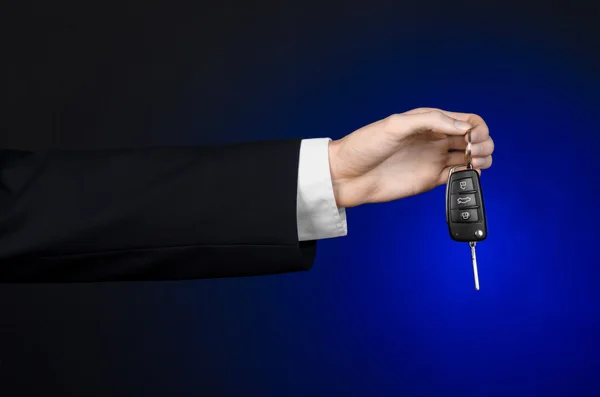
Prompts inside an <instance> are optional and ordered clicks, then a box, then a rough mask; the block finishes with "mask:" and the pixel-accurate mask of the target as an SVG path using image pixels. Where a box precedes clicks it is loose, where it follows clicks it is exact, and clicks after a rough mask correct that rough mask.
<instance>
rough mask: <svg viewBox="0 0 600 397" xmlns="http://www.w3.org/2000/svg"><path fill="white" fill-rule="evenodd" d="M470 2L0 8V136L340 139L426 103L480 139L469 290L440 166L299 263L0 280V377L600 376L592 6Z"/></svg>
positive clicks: (184, 392)
mask: <svg viewBox="0 0 600 397" xmlns="http://www.w3.org/2000/svg"><path fill="white" fill-rule="evenodd" d="M482 3H487V4H490V3H489V2H479V3H477V2H460V3H459V2H456V3H453V4H452V3H450V2H422V1H419V2H413V3H408V2H387V3H383V2H381V3H379V2H364V3H362V4H354V3H348V2H345V3H338V4H336V5H334V4H332V3H327V4H325V2H323V3H314V4H309V3H306V2H302V3H300V2H281V3H279V4H267V3H262V4H261V5H255V4H250V3H248V2H245V3H244V2H238V3H235V4H234V3H233V2H221V3H220V4H219V5H211V6H208V5H196V6H191V5H189V6H186V7H181V6H176V5H164V4H163V5H159V4H154V3H144V4H139V5H138V4H136V5H134V4H132V3H130V4H129V5H123V4H122V5H120V6H118V7H109V6H107V5H98V6H90V5H85V4H83V3H82V4H79V5H75V4H71V5H65V6H58V5H56V4H55V3H52V4H51V3H50V2H48V4H39V5H36V6H35V7H33V6H32V7H29V6H25V5H24V6H22V7H21V9H18V10H17V9H15V10H11V11H14V12H15V14H14V15H12V14H10V13H8V14H7V15H9V18H7V21H8V22H11V23H12V24H10V25H5V24H3V29H4V30H6V33H7V35H4V38H3V41H4V44H5V45H4V48H7V49H8V54H9V55H7V56H6V58H5V59H6V60H7V61H6V62H5V67H7V68H8V70H7V73H5V74H4V77H3V79H4V80H6V83H7V84H6V87H7V88H6V89H5V90H4V91H3V94H2V95H3V98H4V99H3V100H5V101H6V103H7V104H8V106H5V107H4V109H3V110H2V113H3V114H2V117H1V118H2V121H0V123H1V124H2V125H3V127H2V137H1V138H2V144H3V145H4V146H7V147H20V148H36V147H47V146H54V147H84V146H94V147H104V146H107V147H108V146H131V145H155V144H208V143H215V142H233V141H243V140H254V139H278V138H286V137H305V138H310V137H324V136H327V137H332V138H339V137H341V136H343V135H345V134H347V133H350V132H352V131H353V130H354V129H357V128H359V127H361V126H362V125H364V124H367V123H370V122H372V121H375V120H377V119H380V118H383V117H386V116H388V115H389V114H391V113H398V112H403V111H406V110H409V109H412V108H415V107H420V106H431V107H440V108H444V109H448V110H455V111H465V112H476V113H479V114H480V115H482V116H483V117H484V118H485V119H486V121H487V123H488V125H489V127H490V131H491V134H492V136H493V137H494V140H495V142H496V153H495V155H494V164H493V167H492V168H491V169H490V170H487V171H484V172H483V175H482V184H483V188H484V194H485V198H486V204H487V211H488V218H489V238H488V240H486V241H485V242H483V243H481V244H479V245H478V257H479V265H480V278H481V290H480V291H478V292H477V291H475V290H474V289H473V281H472V273H471V265H470V257H469V249H468V246H467V245H466V244H458V243H455V242H453V241H451V240H450V238H449V237H448V232H447V229H446V224H445V220H444V204H443V201H444V189H443V188H438V189H435V190H433V191H431V192H428V193H426V194H423V195H420V196H418V197H412V198H408V199H405V200H401V201H399V202H394V203H387V204H380V205H369V206H364V207H359V208H353V209H349V210H348V227H349V235H348V236H347V237H344V238H339V239H332V240H326V241H322V242H321V243H320V245H319V248H318V258H317V260H316V263H315V266H314V268H313V269H312V270H311V271H309V272H305V273H296V274H287V275H277V276H267V277H260V278H247V279H220V280H201V281H194V282H175V283H133V284H96V285H68V286H63V285H47V286H10V285H5V286H1V287H0V310H1V311H2V315H1V316H0V338H1V339H0V340H1V342H0V381H1V382H0V385H1V387H2V388H3V390H5V392H3V393H2V394H3V395H7V396H8V395H13V394H12V393H11V392H10V390H16V389H17V388H18V389H19V390H20V393H21V394H24V395H25V394H40V393H42V394H46V395H47V394H54V395H85V396H97V395H98V396H100V395H129V396H131V395H137V394H138V393H139V394H143V395H147V396H158V395H172V396H188V395H189V396H200V395H206V396H209V395H210V396H251V395H252V396H254V395H256V396H264V397H267V396H307V395H310V396H338V395H339V396H367V395H368V396H450V395H457V396H463V397H466V396H471V395H473V396H542V395H543V396H597V395H598V394H599V393H600V375H599V374H600V356H599V354H600V340H599V336H600V290H599V289H598V288H597V285H598V283H599V282H600V269H599V267H598V265H599V264H600V260H599V259H598V257H597V255H596V253H597V244H598V243H597V237H598V234H599V233H598V231H597V230H598V225H599V222H600V211H599V210H598V206H597V202H598V199H597V195H596V193H595V189H596V188H597V186H596V182H597V181H598V179H599V177H598V175H599V172H600V166H599V163H598V152H597V149H596V148H597V147H598V144H600V131H599V129H598V124H599V122H598V114H599V113H598V105H599V101H598V97H597V93H598V90H599V89H600V78H599V76H598V70H599V67H600V59H599V58H598V52H597V43H596V42H595V37H597V36H600V28H598V27H596V25H597V24H596V22H595V21H594V19H593V12H592V10H588V9H586V8H585V7H584V6H583V5H581V4H577V2H569V3H568V4H564V5H557V4H552V5H549V4H548V3H547V2H545V3H541V2H540V3H539V4H536V3H535V2H529V3H528V4H527V5H525V4H524V2H522V3H523V4H519V3H515V4H510V2H502V4H503V6H502V7H499V6H495V7H490V6H488V5H486V4H482ZM28 7H29V8H28ZM15 21H17V22H15ZM7 26H8V27H7ZM198 183H202V181H198ZM239 199H240V200H244V197H240V198H239ZM199 227H202V226H201V225H199ZM157 232H159V231H157Z"/></svg>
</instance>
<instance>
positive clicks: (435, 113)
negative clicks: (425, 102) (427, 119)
mask: <svg viewBox="0 0 600 397" xmlns="http://www.w3.org/2000/svg"><path fill="white" fill-rule="evenodd" d="M429 115H430V116H431V117H432V118H433V119H435V120H437V121H444V120H445V119H446V115H445V114H444V113H442V112H441V111H439V110H437V109H434V110H431V111H430V112H429Z"/></svg>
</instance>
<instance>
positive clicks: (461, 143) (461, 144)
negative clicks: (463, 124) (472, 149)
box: [447, 135, 467, 153]
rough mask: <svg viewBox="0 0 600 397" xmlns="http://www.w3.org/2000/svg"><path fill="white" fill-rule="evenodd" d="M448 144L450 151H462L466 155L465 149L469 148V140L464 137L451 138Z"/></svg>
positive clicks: (453, 136) (454, 136)
mask: <svg viewBox="0 0 600 397" xmlns="http://www.w3.org/2000/svg"><path fill="white" fill-rule="evenodd" d="M447 143H448V145H447V147H448V149H454V150H462V151H463V153H464V151H465V149H466V148H467V140H466V139H465V138H464V137H463V136H456V135H452V136H449V137H448V140H447Z"/></svg>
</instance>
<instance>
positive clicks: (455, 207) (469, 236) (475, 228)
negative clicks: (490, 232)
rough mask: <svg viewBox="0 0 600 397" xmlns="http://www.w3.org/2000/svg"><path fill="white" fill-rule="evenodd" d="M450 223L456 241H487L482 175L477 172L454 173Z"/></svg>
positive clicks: (448, 202) (448, 203)
mask: <svg viewBox="0 0 600 397" xmlns="http://www.w3.org/2000/svg"><path fill="white" fill-rule="evenodd" d="M446 222H447V223H448V230H449V232H450V237H451V238H452V239H453V240H454V241H460V242H478V241H483V240H485V239H486V237H487V223H486V219H485V206H484V204H483V193H482V191H481V184H480V183H479V174H478V173H477V171H475V170H474V169H466V170H463V171H455V172H453V170H451V171H450V176H449V178H448V184H447V186H446Z"/></svg>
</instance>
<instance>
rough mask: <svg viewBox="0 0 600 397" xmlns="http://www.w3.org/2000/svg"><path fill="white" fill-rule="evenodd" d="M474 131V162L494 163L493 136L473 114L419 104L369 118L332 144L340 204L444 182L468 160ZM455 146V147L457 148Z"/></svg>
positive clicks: (350, 204) (333, 174)
mask: <svg viewBox="0 0 600 397" xmlns="http://www.w3.org/2000/svg"><path fill="white" fill-rule="evenodd" d="M472 127H474V128H473V130H472V132H471V143H472V149H471V153H472V157H473V160H472V163H473V167H474V168H475V169H477V170H479V171H480V170H482V169H486V168H489V167H490V166H491V165H492V152H493V151H494V142H493V141H492V138H491V137H490V135H489V130H488V127H487V125H486V124H485V122H484V121H483V119H482V118H481V117H479V116H477V115H475V114H468V113H456V112H448V111H444V110H439V109H430V108H419V109H414V110H411V111H409V112H406V113H402V114H394V115H392V116H389V117H387V118H385V119H383V120H380V121H377V122H375V123H372V124H369V125H367V126H365V127H363V128H360V129H359V130H356V131H354V132H353V133H351V134H350V135H347V136H345V137H344V138H342V139H339V140H336V141H333V142H331V143H330V146H329V164H330V169H331V177H332V181H333V191H334V194H335V198H336V202H337V205H338V206H339V207H345V208H349V207H355V206H357V205H361V204H366V203H379V202H386V201H392V200H397V199H401V198H404V197H408V196H414V195H417V194H419V193H423V192H426V191H428V190H431V189H433V188H434V187H436V186H439V185H442V184H444V183H446V180H447V178H448V172H449V170H450V167H452V166H454V165H457V164H463V163H464V162H465V148H466V146H467V137H466V132H467V131H468V130H469V129H470V128H472ZM453 150H456V151H453Z"/></svg>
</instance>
